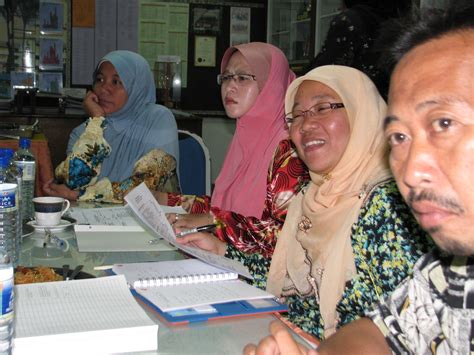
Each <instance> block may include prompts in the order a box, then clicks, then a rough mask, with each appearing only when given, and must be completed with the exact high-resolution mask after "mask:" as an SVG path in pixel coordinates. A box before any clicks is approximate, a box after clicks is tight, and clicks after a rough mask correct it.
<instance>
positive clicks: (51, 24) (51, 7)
mask: <svg viewBox="0 0 474 355" xmlns="http://www.w3.org/2000/svg"><path fill="white" fill-rule="evenodd" d="M63 11H64V10H63V4H56V3H52V2H51V3H50V2H41V3H40V8H39V19H40V32H41V34H53V33H55V34H61V33H62V31H63V23H64V12H63Z"/></svg>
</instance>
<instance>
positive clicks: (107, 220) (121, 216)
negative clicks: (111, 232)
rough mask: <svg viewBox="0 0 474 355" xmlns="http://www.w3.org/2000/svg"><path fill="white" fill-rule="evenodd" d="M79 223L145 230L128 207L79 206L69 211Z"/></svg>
mask: <svg viewBox="0 0 474 355" xmlns="http://www.w3.org/2000/svg"><path fill="white" fill-rule="evenodd" d="M69 214H70V215H71V217H72V218H74V219H75V220H76V221H77V224H89V225H98V226H120V227H121V228H122V230H129V231H143V230H144V229H143V227H141V226H140V223H139V222H138V220H137V218H136V217H135V214H134V213H133V212H132V211H131V210H130V209H129V208H127V207H105V208H79V207H72V208H71V212H70V213H69Z"/></svg>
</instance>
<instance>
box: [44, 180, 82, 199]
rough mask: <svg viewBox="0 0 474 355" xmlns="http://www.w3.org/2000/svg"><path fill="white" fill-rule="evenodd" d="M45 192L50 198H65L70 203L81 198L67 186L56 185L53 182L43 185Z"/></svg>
mask: <svg viewBox="0 0 474 355" xmlns="http://www.w3.org/2000/svg"><path fill="white" fill-rule="evenodd" d="M43 192H44V193H45V194H46V195H48V196H55V197H63V198H65V199H68V200H70V201H76V200H77V198H78V197H79V192H77V191H74V190H71V189H70V188H69V187H67V186H66V185H65V184H55V183H54V182H52V181H49V182H47V183H46V184H44V185H43Z"/></svg>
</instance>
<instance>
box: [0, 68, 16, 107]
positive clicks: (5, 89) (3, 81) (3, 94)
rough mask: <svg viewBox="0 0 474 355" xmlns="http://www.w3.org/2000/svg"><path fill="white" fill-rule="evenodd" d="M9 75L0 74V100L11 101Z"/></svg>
mask: <svg viewBox="0 0 474 355" xmlns="http://www.w3.org/2000/svg"><path fill="white" fill-rule="evenodd" d="M12 92H13V90H12V83H11V81H10V73H0V99H8V100H10V99H13V95H12Z"/></svg>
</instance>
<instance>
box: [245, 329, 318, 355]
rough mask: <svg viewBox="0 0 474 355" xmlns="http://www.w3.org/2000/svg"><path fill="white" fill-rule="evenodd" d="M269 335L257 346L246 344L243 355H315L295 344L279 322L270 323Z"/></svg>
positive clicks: (314, 352)
mask: <svg viewBox="0 0 474 355" xmlns="http://www.w3.org/2000/svg"><path fill="white" fill-rule="evenodd" d="M270 333H271V335H269V336H267V337H265V338H263V339H262V340H261V341H260V343H259V344H258V345H254V344H247V345H246V346H245V348H244V355H279V354H285V355H286V354H287V355H317V354H318V352H317V351H316V350H312V349H308V348H306V347H305V346H303V345H302V344H299V343H297V342H296V341H295V340H294V339H293V337H292V336H291V335H290V333H289V332H288V330H287V329H286V327H285V326H284V325H283V323H282V322H280V321H273V322H271V323H270Z"/></svg>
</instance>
